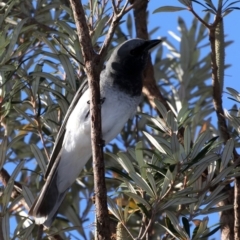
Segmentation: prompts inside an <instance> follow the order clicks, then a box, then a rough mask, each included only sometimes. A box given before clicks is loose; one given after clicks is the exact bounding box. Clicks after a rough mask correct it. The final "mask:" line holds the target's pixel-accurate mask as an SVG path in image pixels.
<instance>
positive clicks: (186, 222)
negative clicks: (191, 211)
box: [182, 217, 190, 237]
mask: <svg viewBox="0 0 240 240" xmlns="http://www.w3.org/2000/svg"><path fill="white" fill-rule="evenodd" d="M182 223H183V227H184V229H185V231H186V233H187V234H188V236H189V237H190V224H189V221H188V219H187V218H185V217H182Z"/></svg>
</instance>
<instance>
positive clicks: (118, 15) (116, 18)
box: [99, 0, 133, 60]
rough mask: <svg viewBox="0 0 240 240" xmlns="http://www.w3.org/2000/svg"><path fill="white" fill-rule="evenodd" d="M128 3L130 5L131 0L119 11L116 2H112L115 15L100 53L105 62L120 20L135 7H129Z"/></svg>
mask: <svg viewBox="0 0 240 240" xmlns="http://www.w3.org/2000/svg"><path fill="white" fill-rule="evenodd" d="M128 3H129V0H126V2H125V4H124V6H123V8H122V9H121V10H120V11H119V10H118V8H117V6H116V3H115V0H112V6H113V11H114V13H113V16H112V17H111V18H110V19H111V21H110V22H111V24H110V26H109V29H108V34H107V36H106V38H105V40H104V43H103V45H102V47H101V50H100V51H99V54H100V56H101V59H102V60H104V58H105V56H106V54H107V50H108V47H109V45H110V43H111V40H112V38H113V35H114V32H115V30H116V27H117V26H118V24H119V22H120V20H121V19H122V17H123V16H124V15H125V14H126V13H127V12H129V11H130V10H131V9H132V8H133V5H131V6H129V7H127V6H128Z"/></svg>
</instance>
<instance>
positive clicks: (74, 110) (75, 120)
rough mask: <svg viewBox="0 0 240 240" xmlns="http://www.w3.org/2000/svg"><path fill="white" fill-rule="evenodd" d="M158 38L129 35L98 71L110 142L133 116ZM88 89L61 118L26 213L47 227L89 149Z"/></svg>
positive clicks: (105, 135)
mask: <svg viewBox="0 0 240 240" xmlns="http://www.w3.org/2000/svg"><path fill="white" fill-rule="evenodd" d="M160 42H161V40H143V39H138V38H136V39H131V40H128V41H125V42H124V43H122V44H121V45H119V46H118V47H117V48H116V49H115V50H114V51H113V53H112V55H111V57H110V59H109V60H108V62H107V64H106V68H105V69H104V70H103V71H102V73H101V75H100V93H101V99H102V103H101V104H102V105H101V115H102V137H103V140H104V141H105V143H108V142H110V141H111V140H112V139H113V138H115V137H116V136H117V134H118V133H120V131H121V130H122V128H123V126H124V124H125V123H126V122H127V120H128V119H129V118H131V117H132V116H133V114H134V113H135V111H136V108H137V106H138V104H139V103H140V100H141V93H142V86H143V70H144V68H145V66H146V63H147V60H148V51H149V50H150V49H151V48H153V47H154V46H156V45H157V44H159V43H160ZM89 100H90V91H89V89H86V90H85V92H84V93H82V89H80V90H79V91H78V92H77V93H76V95H75V97H74V99H73V101H72V103H71V105H70V107H69V110H68V112H67V114H66V116H65V118H64V121H63V124H62V127H61V129H60V131H59V133H58V136H57V138H56V142H55V145H54V148H53V152H52V154H51V159H50V162H49V165H48V169H47V172H46V176H45V177H46V182H45V184H44V186H43V189H42V191H41V193H40V195H39V196H38V197H37V199H36V200H35V202H34V204H33V206H32V207H31V209H30V211H29V215H30V216H33V217H34V218H35V222H36V223H37V224H44V225H45V226H46V227H50V226H51V224H52V221H53V220H54V218H55V216H56V214H57V211H58V209H59V207H60V205H61V203H62V201H63V199H64V197H65V195H66V193H67V192H68V190H69V188H70V187H71V185H72V184H73V183H74V181H75V179H76V178H77V177H78V175H79V173H80V172H81V170H82V169H83V168H84V166H85V164H86V162H87V161H88V160H89V158H90V157H91V154H92V148H91V132H90V130H91V118H90V114H89V111H90V104H89Z"/></svg>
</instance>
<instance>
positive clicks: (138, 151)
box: [135, 142, 147, 179]
mask: <svg viewBox="0 0 240 240" xmlns="http://www.w3.org/2000/svg"><path fill="white" fill-rule="evenodd" d="M142 149H143V144H142V142H138V143H137V144H136V148H135V154H136V159H137V161H138V165H139V168H140V173H141V176H142V177H143V178H144V179H146V171H147V170H146V164H145V162H144V158H143V150H142Z"/></svg>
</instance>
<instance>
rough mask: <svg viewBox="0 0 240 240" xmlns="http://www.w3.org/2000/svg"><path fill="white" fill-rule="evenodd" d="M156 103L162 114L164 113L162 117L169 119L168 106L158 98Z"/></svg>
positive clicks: (155, 100)
mask: <svg viewBox="0 0 240 240" xmlns="http://www.w3.org/2000/svg"><path fill="white" fill-rule="evenodd" d="M154 103H155V104H156V107H157V109H158V111H159V112H160V114H161V115H162V118H163V119H164V120H165V121H167V109H166V107H165V106H164V105H163V104H162V103H161V102H160V101H159V100H157V99H156V98H155V99H154Z"/></svg>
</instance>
